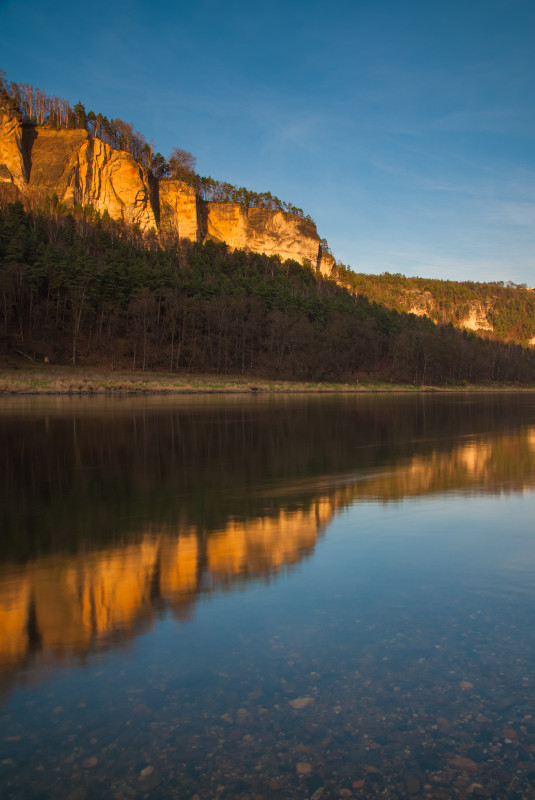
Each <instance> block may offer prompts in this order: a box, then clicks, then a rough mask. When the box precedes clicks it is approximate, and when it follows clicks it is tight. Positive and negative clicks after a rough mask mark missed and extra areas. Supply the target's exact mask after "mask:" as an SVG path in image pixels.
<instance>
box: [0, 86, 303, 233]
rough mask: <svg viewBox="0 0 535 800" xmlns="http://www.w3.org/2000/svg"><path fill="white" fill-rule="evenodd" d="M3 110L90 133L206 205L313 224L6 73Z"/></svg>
mask: <svg viewBox="0 0 535 800" xmlns="http://www.w3.org/2000/svg"><path fill="white" fill-rule="evenodd" d="M1 105H5V106H9V107H11V108H12V109H13V110H15V111H18V113H19V114H20V115H21V118H22V121H23V122H26V123H31V124H35V125H49V126H51V127H54V128H56V129H59V128H65V129H74V130H75V129H83V130H86V131H87V132H88V133H89V134H90V135H91V136H93V137H96V138H97V139H100V140H101V141H103V142H104V143H105V144H107V145H109V146H110V147H112V148H114V149H115V150H123V151H125V152H127V153H130V154H131V155H132V156H133V157H134V158H135V159H136V161H137V162H138V163H139V164H141V165H143V166H144V167H146V168H147V169H148V170H149V171H150V172H151V173H152V174H153V175H154V177H155V178H157V179H158V180H165V179H166V178H171V179H175V180H181V181H184V182H185V183H187V184H188V185H190V186H193V188H194V189H195V191H196V193H197V195H198V197H200V198H202V199H203V200H212V201H219V202H232V203H240V204H241V205H243V206H246V207H247V208H268V209H272V210H276V211H285V212H288V213H290V214H295V215H297V216H299V217H301V218H302V219H306V220H310V217H309V216H308V215H305V213H304V212H303V209H302V208H298V207H297V206H294V205H293V204H292V203H287V202H284V201H282V200H280V199H279V198H278V197H277V196H276V195H272V194H271V192H255V191H252V190H251V189H247V188H245V187H244V186H236V185H234V184H231V183H227V182H226V181H219V180H215V179H214V178H212V177H210V176H208V177H203V176H201V175H199V174H198V173H197V172H195V164H196V159H195V157H194V156H193V155H192V154H191V153H189V152H188V151H187V150H183V149H182V148H178V147H175V148H173V150H172V151H171V155H170V156H169V158H165V156H163V155H162V154H161V153H160V152H154V146H153V143H152V142H150V143H149V142H147V141H146V140H145V137H144V135H143V134H142V133H140V132H139V131H137V130H134V126H133V124H132V123H131V122H125V121H124V120H122V119H120V118H119V117H114V118H110V119H108V117H106V116H105V115H103V114H101V113H100V112H95V111H93V110H90V111H86V108H85V105H84V104H83V103H82V102H81V101H78V103H76V105H75V106H74V108H71V106H70V103H69V101H68V100H65V99H63V98H60V97H55V96H54V97H48V96H47V95H46V94H45V92H44V91H43V90H42V89H38V88H35V87H33V86H32V85H31V84H29V83H15V82H13V81H12V82H9V81H8V80H7V76H6V73H5V72H4V71H3V70H0V106H1Z"/></svg>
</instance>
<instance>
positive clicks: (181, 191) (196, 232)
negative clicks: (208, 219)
mask: <svg viewBox="0 0 535 800" xmlns="http://www.w3.org/2000/svg"><path fill="white" fill-rule="evenodd" d="M158 194H159V199H160V227H161V229H162V230H163V231H165V232H166V233H167V234H174V235H176V236H177V237H179V238H180V239H189V240H190V241H192V242H197V241H201V240H202V239H204V234H205V230H204V229H205V226H204V225H203V224H202V223H203V216H204V215H203V214H202V213H199V212H200V208H199V205H200V204H199V201H198V200H197V196H196V194H195V189H193V187H192V186H188V184H187V183H183V182H182V181H159V183H158Z"/></svg>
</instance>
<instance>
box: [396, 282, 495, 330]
mask: <svg viewBox="0 0 535 800" xmlns="http://www.w3.org/2000/svg"><path fill="white" fill-rule="evenodd" d="M464 305H465V310H464V313H461V314H458V315H457V319H456V322H455V325H456V327H457V328H465V329H466V330H469V331H476V332H478V331H489V332H490V333H492V332H493V330H494V329H493V327H492V325H491V324H490V322H489V320H488V318H487V311H488V310H489V309H490V308H491V305H492V304H491V303H484V302H480V303H465V304H464ZM408 313H409V314H415V315H416V316H417V317H430V318H431V319H433V320H435V321H447V320H440V319H439V317H440V310H439V308H438V304H437V301H436V298H435V297H433V295H432V293H431V292H421V293H419V294H417V293H416V292H411V293H410V307H409V308H408Z"/></svg>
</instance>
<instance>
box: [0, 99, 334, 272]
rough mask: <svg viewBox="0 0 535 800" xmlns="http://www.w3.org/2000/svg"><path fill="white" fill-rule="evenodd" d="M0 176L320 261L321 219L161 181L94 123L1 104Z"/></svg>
mask: <svg viewBox="0 0 535 800" xmlns="http://www.w3.org/2000/svg"><path fill="white" fill-rule="evenodd" d="M0 183H4V184H6V183H7V184H12V185H14V186H16V187H17V188H18V189H19V190H21V191H22V192H27V193H31V194H34V195H36V196H39V195H44V194H46V193H48V194H53V193H54V192H55V193H56V194H57V196H58V198H59V199H60V200H62V201H64V202H65V203H67V204H68V205H74V204H81V205H84V206H85V205H92V206H93V207H94V208H95V209H96V210H97V211H100V212H103V211H107V212H108V214H109V215H110V217H112V219H123V220H125V222H127V223H130V224H137V225H139V228H140V229H141V230H142V231H143V232H147V231H149V230H150V229H151V228H153V229H155V230H157V231H158V230H160V231H161V232H162V233H165V234H167V235H172V236H176V237H179V238H181V239H189V240H190V241H205V240H206V239H213V240H215V241H220V242H226V244H227V245H228V246H229V247H232V248H239V249H243V250H251V251H254V252H259V253H265V254H266V255H278V256H280V258H281V259H283V260H284V259H287V258H292V259H294V260H296V261H298V262H299V263H301V264H309V265H310V266H311V267H313V268H314V269H319V268H320V261H321V254H320V239H319V236H318V233H317V231H316V226H315V225H314V223H313V222H311V221H308V220H303V219H302V218H300V217H299V216H297V215H295V214H288V213H285V212H282V211H274V210H269V209H263V208H245V207H244V206H242V205H238V204H236V203H226V202H217V203H216V202H203V201H202V200H199V199H198V198H197V196H196V194H195V191H194V190H193V189H192V187H190V186H188V185H187V184H186V183H183V182H181V181H177V180H160V181H157V180H156V179H154V178H153V177H152V175H150V174H149V173H148V171H147V169H146V168H144V167H142V166H141V165H140V164H138V163H137V162H136V160H135V159H134V158H133V156H131V155H130V154H129V153H126V152H124V151H119V150H114V149H112V148H111V147H109V145H107V144H105V143H103V142H102V141H100V139H96V138H93V137H92V136H90V135H89V133H88V132H87V131H86V130H65V129H61V130H56V129H55V128H51V127H46V126H36V125H30V124H24V123H22V121H21V117H20V114H19V113H18V112H16V111H13V110H11V109H7V108H0Z"/></svg>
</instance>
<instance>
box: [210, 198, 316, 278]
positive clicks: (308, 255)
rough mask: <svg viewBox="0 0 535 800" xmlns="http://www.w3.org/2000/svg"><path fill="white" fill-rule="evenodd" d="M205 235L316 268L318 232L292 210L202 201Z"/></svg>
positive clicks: (232, 244) (240, 247) (242, 248)
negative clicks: (289, 211)
mask: <svg viewBox="0 0 535 800" xmlns="http://www.w3.org/2000/svg"><path fill="white" fill-rule="evenodd" d="M206 206H207V230H206V235H207V237H208V238H209V239H214V240H215V241H219V242H226V243H227V244H228V245H229V246H230V247H233V248H235V249H239V250H252V251H253V252H258V253H265V254H266V255H268V256H272V255H278V256H280V258H281V259H283V260H285V259H287V258H291V259H294V260H295V261H299V262H300V263H301V264H307V263H308V264H309V265H310V266H313V267H314V268H316V266H317V262H318V254H319V236H318V233H317V231H316V226H315V225H314V223H313V222H310V221H308V220H303V219H301V218H300V217H298V216H296V215H295V214H287V213H285V212H283V211H271V210H270V209H266V208H245V206H242V205H239V204H238V203H213V202H212V203H206Z"/></svg>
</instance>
